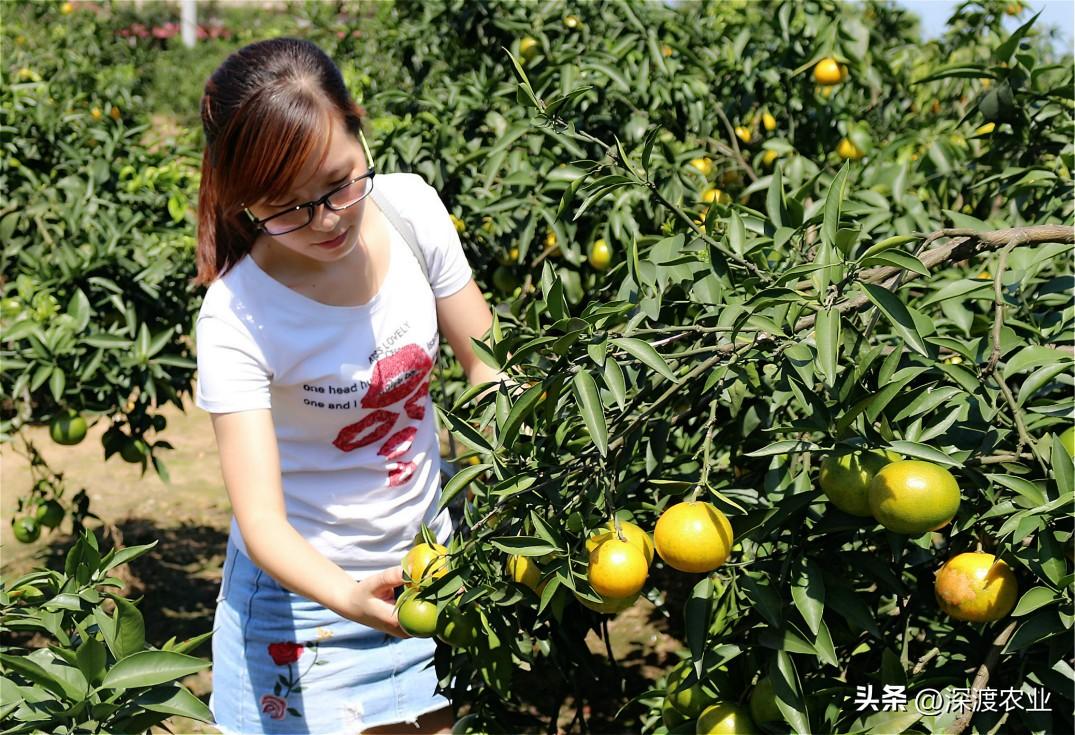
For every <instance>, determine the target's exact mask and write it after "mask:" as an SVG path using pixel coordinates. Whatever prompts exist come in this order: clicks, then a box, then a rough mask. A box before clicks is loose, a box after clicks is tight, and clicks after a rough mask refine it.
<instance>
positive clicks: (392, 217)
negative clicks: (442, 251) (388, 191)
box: [370, 187, 429, 281]
mask: <svg viewBox="0 0 1075 735" xmlns="http://www.w3.org/2000/svg"><path fill="white" fill-rule="evenodd" d="M370 196H372V197H373V201H374V202H375V203H376V204H377V208H378V209H380V210H381V211H382V212H384V216H385V217H387V218H388V221H389V222H391V223H392V226H393V227H395V228H396V230H398V231H399V234H401V235H403V241H404V242H406V243H407V247H409V248H410V249H411V253H412V254H413V255H414V258H415V260H417V261H418V266H419V267H420V268H421V269H422V275H423V276H425V278H426V281H428V280H429V264H428V263H426V256H425V253H423V252H422V249H421V247H419V245H418V234H417V233H416V232H415V231H414V225H412V224H411V223H410V222H409V221H407V220H406V219H404V218H403V217H401V216H400V214H399V211H398V210H397V209H396V208H395V207H393V206H392V203H391V202H390V201H388V198H387V197H386V196H385V195H384V192H382V191H381V190H380V189H377V188H376V187H374V189H373V191H372V192H370Z"/></svg>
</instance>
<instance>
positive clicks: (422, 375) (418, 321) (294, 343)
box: [195, 174, 471, 579]
mask: <svg viewBox="0 0 1075 735" xmlns="http://www.w3.org/2000/svg"><path fill="white" fill-rule="evenodd" d="M375 186H376V187H377V188H378V189H379V190H380V193H381V194H383V195H384V197H385V198H386V199H388V200H389V201H390V202H391V203H392V204H393V206H394V207H395V208H396V210H397V211H398V212H399V214H400V216H402V217H403V218H405V219H407V220H408V221H410V222H411V223H412V224H413V226H414V230H415V233H416V234H417V237H418V243H419V246H420V249H421V250H422V251H424V253H425V256H426V263H427V264H428V268H429V280H428V281H427V280H426V278H425V276H424V275H423V274H422V270H421V268H420V266H419V264H418V261H417V260H416V259H415V257H414V255H413V253H412V252H411V249H410V248H409V247H408V246H407V243H406V241H404V239H403V236H402V235H400V234H399V233H398V232H397V231H396V229H395V228H394V227H392V226H391V225H389V230H390V256H389V267H388V273H387V275H386V277H385V279H384V282H383V284H382V285H381V289H380V291H379V292H378V293H377V294H376V295H375V296H374V297H373V298H372V299H371V300H370V301H369V302H368V303H366V304H363V305H361V306H329V305H326V304H322V303H320V302H317V301H314V300H313V299H310V298H308V297H306V296H303V295H301V294H299V293H297V292H296V291H293V290H291V289H290V288H288V287H287V286H285V285H283V284H282V283H280V282H279V281H277V280H275V279H273V278H272V277H271V276H269V275H268V274H267V273H265V272H264V271H263V270H261V268H260V267H259V266H258V265H257V263H255V262H254V260H253V259H252V258H251V257H249V256H247V257H244V258H243V259H242V260H240V261H239V262H238V263H237V264H236V265H235V267H234V268H232V270H230V271H229V272H228V273H227V274H226V275H225V276H223V277H222V278H219V279H217V280H216V281H214V282H213V283H212V284H211V285H210V286H209V289H208V291H207V292H206V294H205V299H204V301H203V302H202V306H201V311H200V313H199V314H198V321H197V330H196V335H197V354H198V386H197V392H196V395H195V403H196V404H197V405H198V406H199V407H200V408H202V409H205V410H206V411H209V412H211V413H231V412H235V411H248V410H253V409H265V408H268V409H271V411H272V419H273V424H274V426H275V431H276V440H277V443H278V445H279V451H280V469H281V473H282V481H283V489H284V500H285V503H286V506H287V517H288V520H289V521H290V522H291V524H292V525H293V526H294V527H295V528H296V529H297V530H298V532H299V533H301V534H302V535H303V537H305V538H306V539H307V540H308V541H309V542H310V543H311V544H312V545H313V546H314V547H315V548H316V549H317V550H318V551H320V552H321V553H323V554H324V555H325V556H326V557H328V558H329V559H331V560H332V561H334V562H336V563H337V564H339V565H340V566H341V567H343V568H344V569H345V570H347V571H348V572H350V573H351V574H352V576H354V577H355V578H356V579H357V578H360V577H362V576H364V575H365V574H367V573H369V572H372V571H376V570H380V569H385V568H388V567H391V566H394V565H396V564H398V563H399V562H400V559H401V558H402V556H403V554H404V553H406V550H407V549H408V548H409V547H410V545H411V543H412V541H413V538H414V535H415V534H416V533H417V532H418V529H419V527H420V525H421V524H422V523H426V524H428V525H429V526H430V528H431V530H432V531H433V533H434V534H435V535H436V536H437V537H438V539H440V540H441V541H444V540H445V539H446V538H447V537H448V536H449V535H450V533H451V520H450V518H449V516H448V514H447V512H443V513H441V514H440V515H439V516H437V514H436V507H437V503H438V501H439V498H440V476H439V444H438V440H437V436H436V430H435V427H434V416H433V405H432V401H431V399H430V397H429V381H430V378H431V377H432V374H433V367H434V364H435V361H436V359H437V355H438V347H439V341H440V335H439V333H438V331H437V313H436V303H435V301H434V297H436V298H443V297H445V296H450V295H452V294H453V293H455V292H457V291H458V290H459V289H461V288H462V287H463V286H465V285H466V284H467V282H468V281H469V280H470V278H471V269H470V266H469V264H468V263H467V260H466V256H465V255H464V254H463V248H462V246H461V245H460V242H459V236H458V234H457V233H456V230H455V227H454V226H453V225H452V222H451V220H450V219H449V217H448V212H447V210H446V209H445V207H444V204H443V203H442V202H441V200H440V197H439V196H438V194H437V192H436V191H435V190H434V189H433V188H432V187H431V186H429V185H428V184H426V183H425V181H423V180H422V178H421V177H419V176H416V175H414V174H382V175H379V176H377V180H376V182H375ZM431 285H432V288H431V287H430V286H431ZM231 537H232V539H233V540H234V542H235V543H236V544H237V545H238V546H239V548H240V549H242V550H243V551H244V552H245V549H246V547H245V544H243V540H242V536H241V534H240V533H239V528H238V525H237V523H236V522H235V519H234V518H233V519H232V524H231Z"/></svg>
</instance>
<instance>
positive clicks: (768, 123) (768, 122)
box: [761, 112, 776, 133]
mask: <svg viewBox="0 0 1075 735" xmlns="http://www.w3.org/2000/svg"><path fill="white" fill-rule="evenodd" d="M761 124H762V127H764V128H765V129H766V130H768V131H769V132H770V133H771V132H772V131H774V130H776V118H775V117H773V116H772V114H771V113H769V112H763V113H762V114H761Z"/></svg>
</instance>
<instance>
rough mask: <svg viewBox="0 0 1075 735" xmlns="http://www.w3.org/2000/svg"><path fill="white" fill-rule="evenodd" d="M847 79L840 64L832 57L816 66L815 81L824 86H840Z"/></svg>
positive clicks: (827, 57)
mask: <svg viewBox="0 0 1075 735" xmlns="http://www.w3.org/2000/svg"><path fill="white" fill-rule="evenodd" d="M845 78H846V76H845V74H844V73H843V72H842V70H841V69H840V64H839V62H838V61H836V59H834V58H832V57H831V56H826V57H825V58H824V59H822V60H821V61H819V62H817V64H816V65H815V66H814V81H815V82H817V83H818V84H821V85H823V86H832V85H833V84H839V83H840V82H842V81H843V80H844V79H845Z"/></svg>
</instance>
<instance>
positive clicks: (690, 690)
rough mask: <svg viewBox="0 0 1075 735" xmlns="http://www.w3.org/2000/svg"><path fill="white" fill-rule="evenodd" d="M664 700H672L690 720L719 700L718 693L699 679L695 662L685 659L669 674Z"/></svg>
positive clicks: (673, 704) (674, 705)
mask: <svg viewBox="0 0 1075 735" xmlns="http://www.w3.org/2000/svg"><path fill="white" fill-rule="evenodd" d="M664 701H666V702H671V703H672V706H673V707H675V708H676V709H677V710H679V711H680V712H681V713H682V714H683V715H684V716H685V717H686V718H687V719H688V720H693V719H694V718H695V717H697V716H698V715H700V714H702V710H704V709H705V708H706V707H708V706H709V705H711V704H713V703H714V702H716V701H717V693H716V692H714V691H712V690H711V689H710V688H709V687H707V686H704V685H703V684H702V682H701V681H699V680H698V677H697V675H696V674H695V672H694V664H692V663H691V662H690V661H684V662H683V663H681V664H679V665H678V666H676V668H674V669H673V670H672V673H671V674H669V675H668V684H667V686H666V687H665V695H664Z"/></svg>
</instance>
